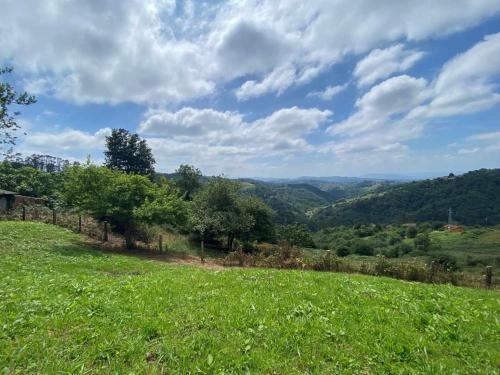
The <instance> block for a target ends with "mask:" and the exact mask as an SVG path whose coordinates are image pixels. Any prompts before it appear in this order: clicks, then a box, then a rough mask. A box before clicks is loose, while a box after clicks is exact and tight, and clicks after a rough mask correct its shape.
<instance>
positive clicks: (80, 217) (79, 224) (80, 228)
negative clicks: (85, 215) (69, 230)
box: [78, 215, 82, 233]
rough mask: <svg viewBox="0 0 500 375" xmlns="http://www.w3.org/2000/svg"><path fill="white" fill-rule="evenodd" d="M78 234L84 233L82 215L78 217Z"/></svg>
mask: <svg viewBox="0 0 500 375" xmlns="http://www.w3.org/2000/svg"><path fill="white" fill-rule="evenodd" d="M78 233H82V215H78Z"/></svg>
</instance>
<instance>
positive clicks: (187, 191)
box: [175, 164, 201, 200]
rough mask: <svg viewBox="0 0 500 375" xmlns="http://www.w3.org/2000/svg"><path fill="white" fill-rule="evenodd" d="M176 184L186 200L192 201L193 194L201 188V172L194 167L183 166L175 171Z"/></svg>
mask: <svg viewBox="0 0 500 375" xmlns="http://www.w3.org/2000/svg"><path fill="white" fill-rule="evenodd" d="M175 173H176V174H177V177H176V180H175V182H176V184H177V186H178V187H179V189H180V190H181V192H182V194H183V197H184V199H186V200H191V196H192V194H193V192H194V191H195V190H196V189H198V188H199V187H200V178H201V171H200V170H199V169H198V168H195V167H194V166H192V165H187V164H181V165H180V166H179V168H177V170H176V171H175Z"/></svg>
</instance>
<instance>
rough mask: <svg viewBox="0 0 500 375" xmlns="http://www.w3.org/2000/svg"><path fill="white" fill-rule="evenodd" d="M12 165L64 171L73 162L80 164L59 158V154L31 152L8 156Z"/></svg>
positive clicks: (50, 171) (45, 170) (76, 163)
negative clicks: (23, 154) (24, 155)
mask: <svg viewBox="0 0 500 375" xmlns="http://www.w3.org/2000/svg"><path fill="white" fill-rule="evenodd" d="M7 160H8V161H10V162H11V163H12V165H14V166H16V167H22V166H27V167H32V168H35V169H38V170H40V171H43V172H49V173H52V172H63V171H64V170H65V169H66V168H68V167H69V166H70V165H71V164H73V165H79V164H80V163H78V162H73V163H70V162H69V160H66V159H62V158H59V157H57V156H51V155H42V154H31V155H30V156H26V157H24V158H23V157H20V156H19V155H10V156H9V157H8V158H7Z"/></svg>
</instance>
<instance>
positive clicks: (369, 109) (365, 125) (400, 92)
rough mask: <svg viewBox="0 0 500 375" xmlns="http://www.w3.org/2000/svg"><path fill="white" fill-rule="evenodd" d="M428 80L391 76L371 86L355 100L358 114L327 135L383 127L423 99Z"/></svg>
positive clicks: (359, 131)
mask: <svg viewBox="0 0 500 375" xmlns="http://www.w3.org/2000/svg"><path fill="white" fill-rule="evenodd" d="M426 87H427V81H426V80H425V79H423V78H413V77H410V76H407V75H402V76H398V77H392V78H389V79H387V80H386V81H384V82H382V83H380V84H378V85H376V86H374V87H372V88H371V90H370V91H368V92H367V93H366V94H364V95H363V96H362V97H361V98H359V99H358V100H357V101H356V107H357V108H358V111H357V112H356V113H355V114H353V115H352V116H350V117H349V118H347V119H346V120H344V121H342V122H340V123H337V124H334V125H332V126H331V127H330V128H328V132H329V133H330V134H333V135H335V134H343V133H347V134H350V135H354V134H359V133H362V132H366V131H374V130H377V129H379V128H383V127H384V126H386V125H387V124H388V123H390V122H392V120H391V116H394V115H397V114H400V113H404V112H406V111H408V110H410V109H412V108H414V107H415V106H417V105H418V104H419V103H421V102H422V101H423V100H424V99H425V98H426V90H425V89H426Z"/></svg>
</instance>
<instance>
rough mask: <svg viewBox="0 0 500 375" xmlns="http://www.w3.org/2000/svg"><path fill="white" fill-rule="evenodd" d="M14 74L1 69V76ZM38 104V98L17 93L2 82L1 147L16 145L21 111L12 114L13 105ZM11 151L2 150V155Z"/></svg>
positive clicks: (0, 97) (0, 149) (0, 108)
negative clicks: (18, 119)
mask: <svg viewBox="0 0 500 375" xmlns="http://www.w3.org/2000/svg"><path fill="white" fill-rule="evenodd" d="M11 72H12V68H0V76H2V75H4V74H8V73H11ZM35 102H36V98H35V97H34V96H32V95H29V94H28V93H27V92H22V93H17V92H16V91H15V90H14V88H13V87H12V85H10V84H9V83H8V82H0V147H3V146H5V145H11V146H12V145H14V144H15V143H16V139H17V137H16V135H15V132H16V130H18V129H19V124H18V123H17V122H16V117H17V116H19V115H20V112H19V111H14V112H12V113H10V109H11V106H12V105H30V104H33V103H35ZM9 151H10V150H3V148H0V155H6V154H8V153H9Z"/></svg>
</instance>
